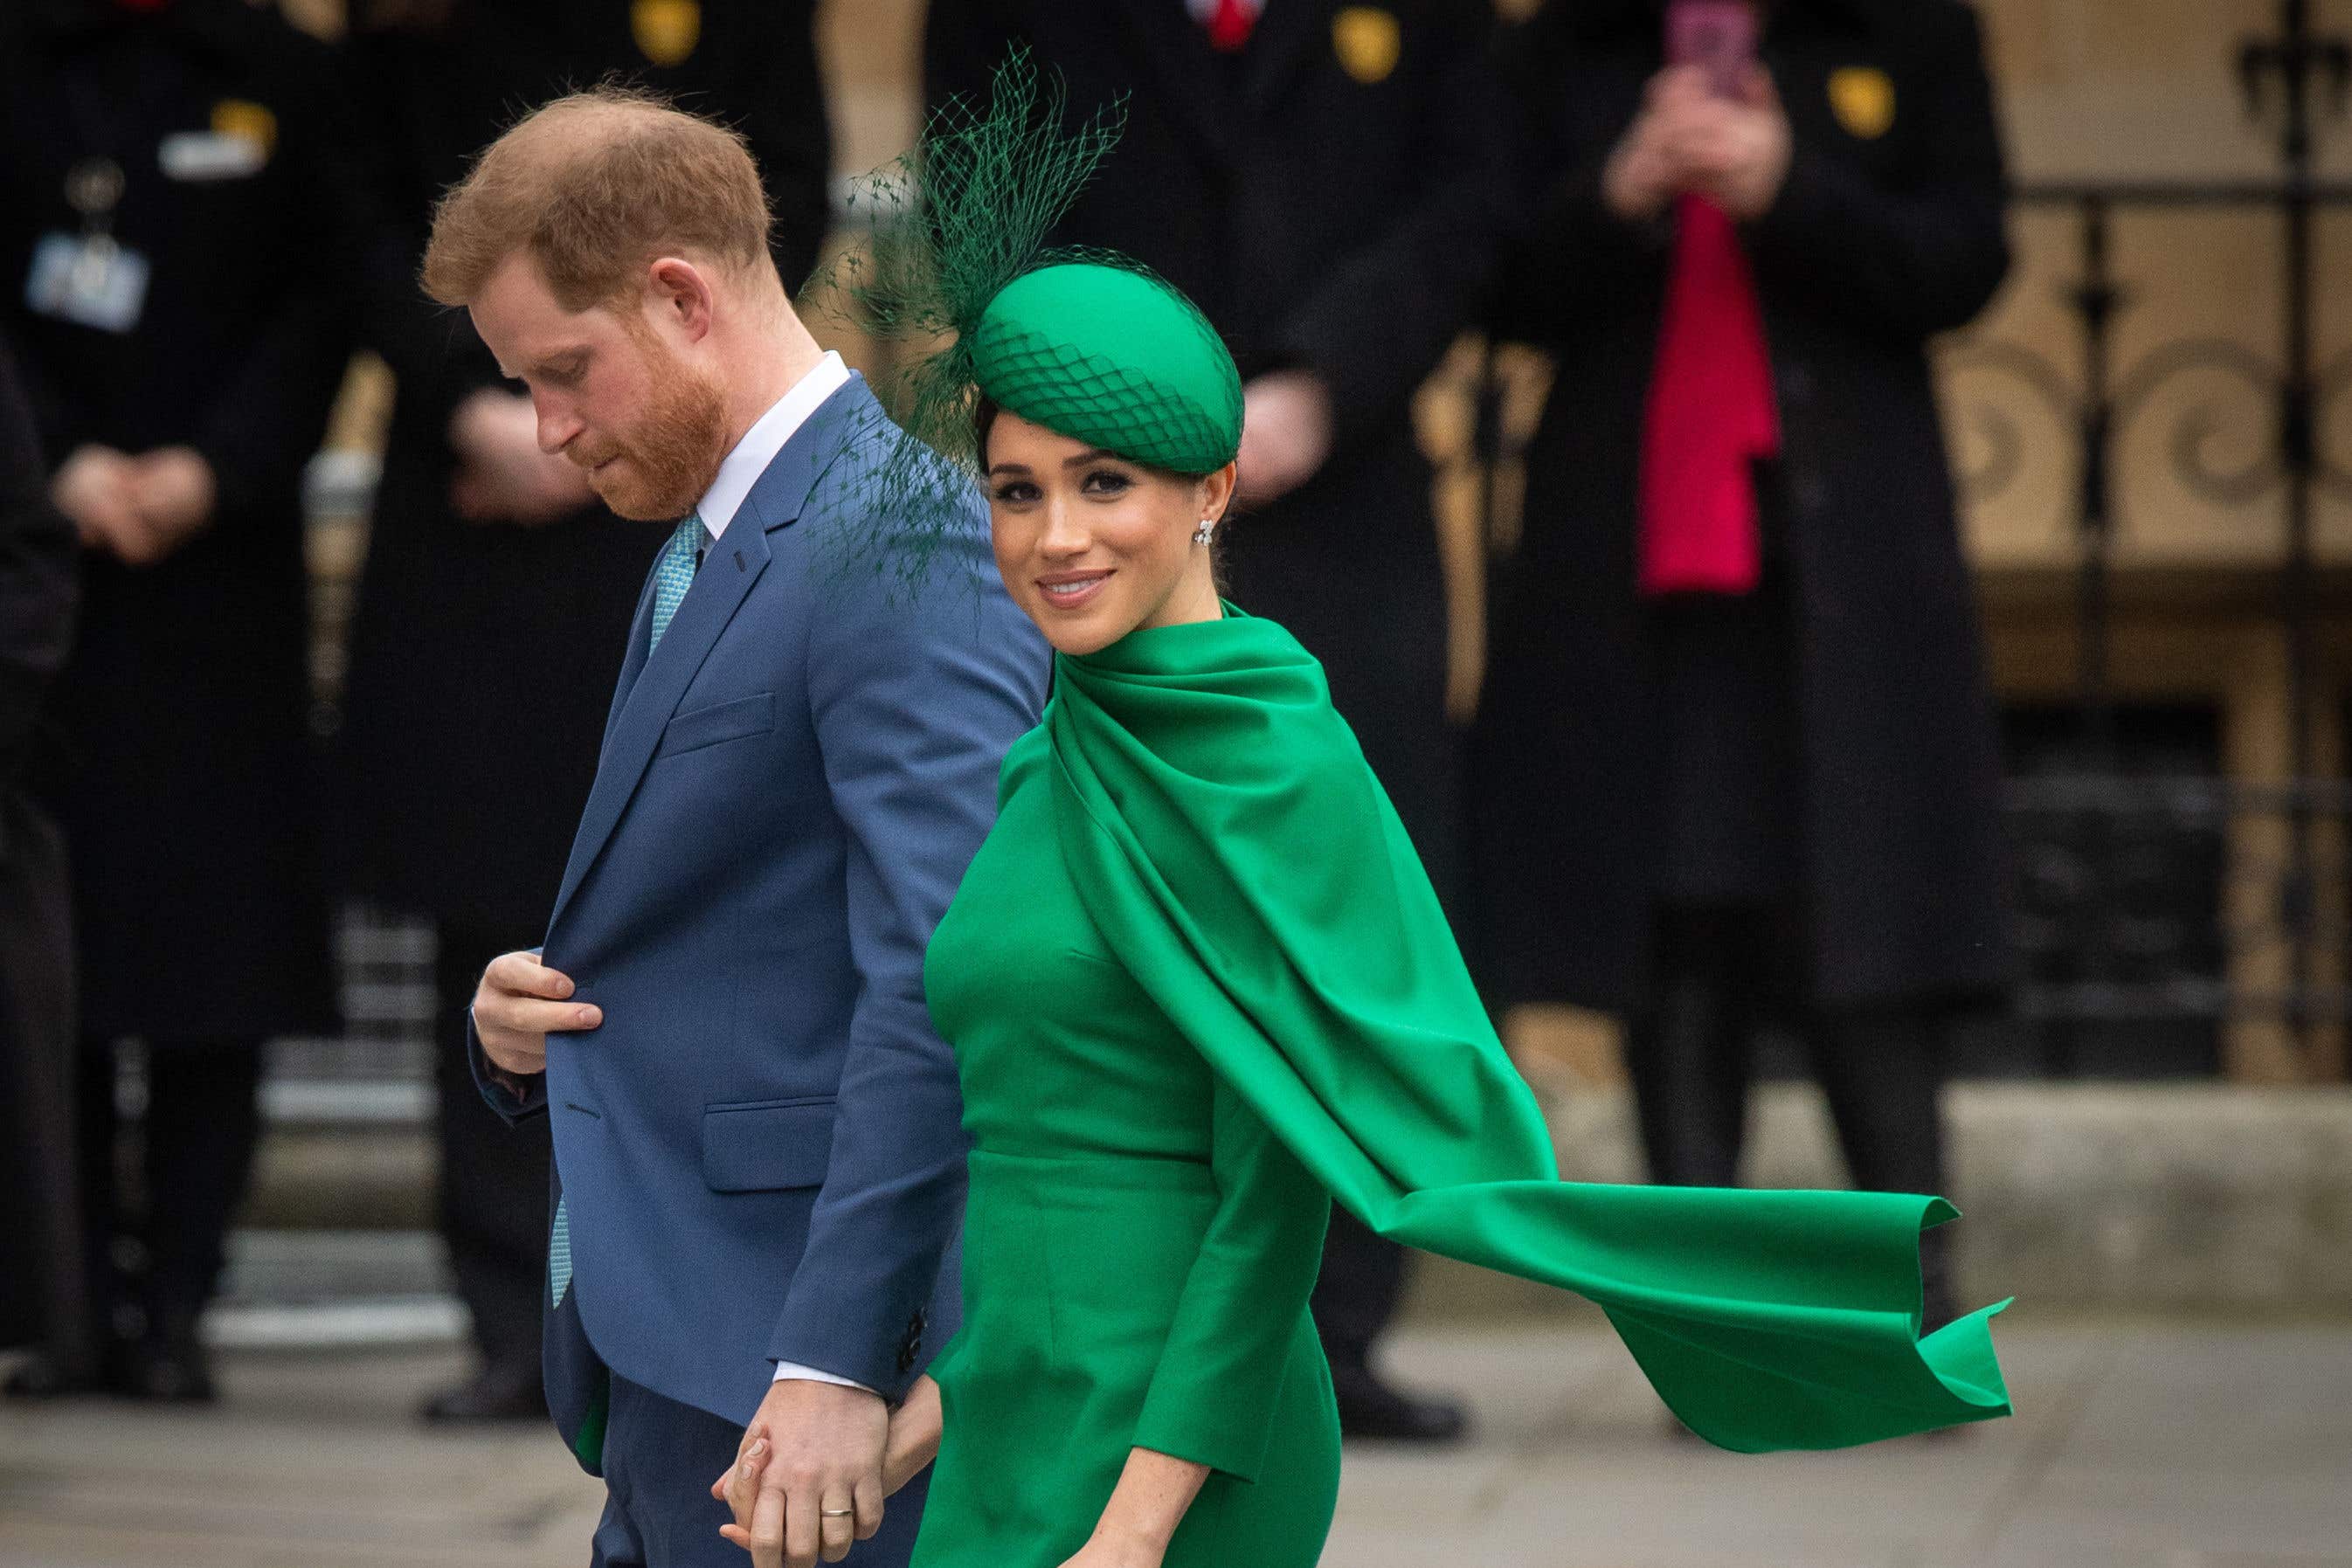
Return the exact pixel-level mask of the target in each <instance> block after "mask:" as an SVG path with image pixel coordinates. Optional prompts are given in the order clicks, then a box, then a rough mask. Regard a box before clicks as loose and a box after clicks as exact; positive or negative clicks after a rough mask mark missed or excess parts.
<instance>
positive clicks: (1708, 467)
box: [1641, 196, 1780, 594]
mask: <svg viewBox="0 0 2352 1568" xmlns="http://www.w3.org/2000/svg"><path fill="white" fill-rule="evenodd" d="M1779 452H1780V409H1779V407H1778V406H1777V405H1776V404H1775V402H1773V397H1772V359H1771V353H1770V350H1769V348H1768V347H1767V345H1766V343H1765V341H1764V318H1763V312H1762V310H1761V309H1760V308H1759V306H1758V304H1757V300H1756V284H1755V280H1754V278H1753V277H1751V276H1750V274H1749V272H1748V256H1747V253H1746V252H1744V251H1742V250H1741V249H1740V248H1739V234H1738V230H1737V229H1735V228H1734V227H1733V226H1732V222H1731V219H1730V218H1729V217H1728V216H1727V215H1726V214H1724V212H1723V210H1722V209H1721V208H1719V207H1717V206H1716V205H1715V204H1713V203H1711V202H1708V201H1706V200H1704V199H1703V198H1701V197H1698V196H1685V197H1683V198H1682V199H1681V200H1680V201H1679V202H1678V203H1676V204H1675V254H1674V270H1673V272H1672V274H1671V276H1670V277H1668V279H1667V283H1666V308H1665V317H1664V321H1663V322H1662V323H1661V325H1660V328H1659V331H1658V362H1657V365H1656V368H1655V369H1654V371H1653V372H1652V374H1651V378H1650V401H1649V410H1648V416H1647V418H1646V420H1645V421H1644V423H1643V431H1642V490H1641V496H1642V551H1641V588H1642V591H1643V593H1645V594H1660V593H1748V592H1752V591H1754V590H1755V588H1756V584H1757V581H1758V580H1759V578H1760V576H1761V575H1762V568H1763V560H1762V556H1763V550H1762V540H1761V538H1760V537H1759V532H1758V517H1757V508H1756V477H1755V472H1754V465H1755V464H1756V462H1757V461H1758V460H1759V459H1761V458H1767V457H1771V456H1774V455H1777V454H1778V453H1779Z"/></svg>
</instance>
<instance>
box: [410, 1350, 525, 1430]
mask: <svg viewBox="0 0 2352 1568" xmlns="http://www.w3.org/2000/svg"><path fill="white" fill-rule="evenodd" d="M417 1414H418V1415H419V1416H422V1417H423V1418H424V1419H425V1421H426V1422H428V1423H430V1424H431V1425H433V1426H436V1427H458V1426H470V1425H473V1424H476V1423H478V1422H485V1421H544V1420H546V1419H547V1390H546V1389H545V1388H544V1387H543V1386H541V1383H540V1380H539V1368H537V1367H535V1366H497V1365H492V1366H487V1367H484V1368H483V1369H482V1370H481V1372H480V1373H479V1374H478V1375H476V1376H475V1378H474V1380H473V1381H472V1382H470V1383H461V1384H458V1385H457V1386H456V1387H454V1388H445V1389H443V1390H442V1391H441V1392H440V1393H438V1394H436V1395H435V1396H433V1397H432V1398H430V1399H427V1400H426V1401H425V1403H424V1405H423V1406H420V1407H419V1408H418V1410H417Z"/></svg>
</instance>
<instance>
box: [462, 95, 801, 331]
mask: <svg viewBox="0 0 2352 1568" xmlns="http://www.w3.org/2000/svg"><path fill="white" fill-rule="evenodd" d="M768 230H769V214H768V198H767V193H766V192H765V191H764V190H763V189H762V188H761V184H760V171H759V166H758V165H757V164H755V163H754V162H752V161H751V150H750V148H749V147H748V146H747V145H746V144H745V143H744V141H743V138H742V137H741V136H740V135H738V134H737V133H736V132H734V131H730V130H729V129H727V128H726V127H725V126H723V125H719V124H718V123H716V122H714V121H712V120H705V119H703V118H701V117H700V116H698V115H693V114H688V113H687V112H686V111H685V110H680V109H677V108H676V107H674V106H673V105H672V104H671V103H670V102H669V101H668V100H667V99H664V98H662V97H661V96H660V95H659V94H657V93H651V92H645V91H641V90H638V89H633V88H624V87H617V86H611V85H606V86H604V87H597V88H592V89H589V90H587V91H585V92H575V93H572V94H571V95H570V96H568V97H564V98H559V99H555V100H554V101H552V102H551V103H548V104H546V105H544V106H542V107H541V108H540V109H537V110H533V111H532V112H531V113H530V114H528V115H526V116H525V117H524V118H523V119H522V120H519V121H518V122H517V123H516V124H515V125H514V126H513V127H512V128H511V129H510V130H509V131H507V132H506V134H505V135H503V136H501V137H499V139H498V140H497V141H493V142H491V143H490V145H489V146H488V148H487V149H485V150H484V151H483V152H482V154H481V156H480V157H478V158H477V159H476V160H475V161H474V166H473V167H472V168H471V169H470V170H468V171H467V173H466V177H465V178H464V179H463V180H461V181H459V182H458V183H457V184H456V185H455V186H453V187H451V189H450V191H449V193H448V194H446V195H445V196H443V197H442V198H441V203H440V205H439V206H437V207H436V209H435V210H434V214H433V237H432V240H431V243H430V244H429V245H428V246H426V248H425V267H424V273H423V282H424V285H425V293H427V294H429V295H431V296H432V297H433V298H436V299H437V300H439V301H440V302H441V303H442V304H444V305H465V304H469V303H471V302H472V301H473V299H474V298H476V297H478V295H479V294H480V293H481V290H482V288H483V287H484V286H485V285H486V284H487V283H488V281H489V278H490V275H491V274H492V273H494V272H496V271H497V270H498V269H499V267H500V266H502V265H503V264H504V263H505V261H506V259H507V258H508V257H509V256H512V255H513V254H514V253H515V252H517V251H519V250H520V251H528V252H529V253H530V256H531V257H532V259H534V260H535V261H537V262H538V263H539V266H540V270H541V272H542V273H543V274H544V275H545V277H546V278H547V284H548V287H549V289H550V290H551V292H552V293H553V294H554V296H555V298H556V300H557V302H558V303H559V304H561V305H562V307H563V308H565V309H567V310H585V309H587V308H590V307H591V306H595V305H602V304H605V303H608V302H610V301H612V300H614V299H617V298H621V297H622V296H623V295H625V293H627V292H628V291H629V290H630V289H631V288H632V287H634V286H635V281H636V278H637V276H638V274H639V272H640V270H641V269H642V268H643V267H645V266H646V263H648V262H650V261H652V260H654V259H655V258H656V256H677V255H684V256H700V257H703V258H707V259H709V260H711V261H714V262H717V263H719V265H721V266H723V267H734V268H750V267H757V266H761V265H767V264H769V260H768V256H769V253H768Z"/></svg>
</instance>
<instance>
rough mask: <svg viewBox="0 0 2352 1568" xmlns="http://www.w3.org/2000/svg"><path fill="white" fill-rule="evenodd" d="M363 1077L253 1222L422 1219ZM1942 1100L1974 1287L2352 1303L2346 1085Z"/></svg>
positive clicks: (1607, 1097)
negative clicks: (363, 1086) (358, 1088)
mask: <svg viewBox="0 0 2352 1568" xmlns="http://www.w3.org/2000/svg"><path fill="white" fill-rule="evenodd" d="M1539 1089H1540V1092H1541V1095H1542V1098H1543V1101H1544V1104H1545V1109H1546V1112H1547V1113H1548V1114H1549V1118H1550V1120H1551V1124H1552V1128H1553V1133H1554V1137H1555V1141H1556V1143H1557V1145H1558V1146H1559V1159H1560V1166H1561V1174H1562V1175H1563V1176H1567V1177H1568V1178H1569V1179H1570V1180H1577V1181H1609V1182H1614V1181H1628V1180H1633V1179H1635V1178H1636V1177H1637V1176H1638V1175H1639V1168H1640V1167H1639V1160H1638V1156H1637V1153H1636V1148H1635V1143H1634V1136H1633V1116H1632V1108H1631V1105H1630V1104H1629V1103H1628V1101H1627V1099H1626V1097H1625V1095H1624V1093H1623V1092H1622V1091H1614V1090H1594V1089H1588V1088H1578V1087H1570V1086H1568V1085H1566V1084H1565V1083H1559V1082H1546V1083H1543V1084H1541V1085H1539ZM351 1090H352V1086H349V1085H345V1086H339V1087H338V1088H337V1089H336V1090H335V1091H333V1092H328V1091H326V1090H319V1091H316V1092H291V1093H288V1094H286V1096H285V1097H284V1098H283V1099H282V1100H280V1101H279V1102H278V1103H276V1104H275V1105H274V1107H273V1113H272V1124H271V1130H270V1134H269V1136H268V1141H267V1143H266V1145H265V1147H264V1150H263V1154H262V1158H261V1162H260V1168H259V1172H258V1174H257V1184H256V1190H255V1195H254V1200H253V1203H252V1205H251V1206H250V1208H249V1211H248V1215H247V1225H249V1226H251V1227H254V1228H257V1229H258V1230H261V1231H264V1232H268V1231H279V1232H293V1233H302V1232H316V1231H325V1232H329V1233H331V1234H338V1235H341V1234H348V1233H350V1232H353V1231H375V1232H394V1233H401V1232H406V1233H411V1234H415V1233H425V1232H429V1231H430V1229H431V1228H432V1223H433V1221H432V1214H431V1176H432V1169H433V1158H434V1155H433V1147H432V1138H431V1134H430V1131H429V1128H428V1126H427V1124H426V1123H425V1119H424V1116H423V1114H422V1109H423V1106H424V1104H425V1102H423V1101H422V1100H421V1099H419V1098H417V1096H418V1094H419V1093H420V1091H417V1090H415V1089H402V1090H399V1091H397V1092H394V1091H392V1090H387V1089H383V1088H380V1087H370V1088H368V1089H367V1090H366V1091H365V1092H363V1093H359V1094H353V1093H352V1092H351ZM306 1093H307V1094H308V1095H309V1097H308V1098H307V1099H306V1098H305V1094H306ZM403 1096H405V1098H403ZM1945 1106H1946V1116H1947V1121H1948V1126H1949V1129H1950V1142H1951V1153H1952V1184H1951V1185H1952V1192H1951V1194H1950V1196H1951V1197H1953V1198H1954V1200H1955V1201H1956V1202H1958V1204H1959V1205H1960V1207H1962V1208H1964V1209H1966V1210H1968V1211H1969V1218H1968V1219H1967V1220H1966V1221H1964V1222H1963V1223H1962V1224H1961V1226H1960V1228H1959V1229H1958V1266H1959V1270H1960V1279H1961V1284H1962V1288H1963V1291H1965V1292H1966V1293H1967V1294H1968V1295H1969V1297H1970V1298H1971V1299H1974V1300H1983V1299H1990V1298H1991V1297H1993V1296H1996V1295H2008V1294H2011V1293H2018V1294H2023V1295H2029V1296H2031V1297H2032V1299H2033V1300H2035V1301H2041V1302H2046V1303H2049V1304H2053V1305H2058V1304H2065V1305H2075V1306H2093V1307H2097V1306H2121V1307H2130V1308H2154V1309H2171V1310H2206V1309H2232V1310H2236V1309H2248V1308H2256V1309H2265V1310H2277V1311H2285V1312H2294V1311H2298V1310H2304V1309H2325V1310H2338V1309H2341V1308H2342V1307H2343V1306H2345V1305H2346V1304H2347V1303H2352V1089H2345V1088H2309V1087H2302V1088H2291V1089H2263V1088H2251V1087H2242V1086H2237V1085H2226V1084H2212V1083H2180V1084H2109V1083H2067V1084H2049V1083H1960V1084H1955V1085H1953V1086H1952V1087H1951V1088H1950V1089H1948V1091H1947V1092H1946V1098H1945ZM1750 1125H1751V1130H1752V1134H1751V1139H1750V1142H1751V1146H1752V1154H1751V1157H1750V1162H1749V1170H1748V1179H1749V1180H1750V1182H1751V1183H1753V1184H1754V1185H1756V1186H1837V1185H1840V1184H1842V1183H1843V1180H1844V1174H1843V1170H1842V1169H1841V1168H1840V1166H1839V1162H1838V1157H1837V1154H1836V1148H1835V1144H1834V1141H1833V1140H1832V1137H1831V1135H1830V1131H1829V1125H1828V1120H1827V1117H1826V1115H1825V1113H1824V1112H1823V1108H1822V1101H1821V1096H1820V1095H1819V1093H1818V1092H1815V1091H1814V1090H1813V1089H1812V1088H1811V1086H1810V1085H1802V1084H1772V1085H1768V1086H1766V1087H1765V1088H1763V1089H1762V1090H1760V1091H1759V1093H1758V1094H1757V1097H1756V1104H1755V1108H1754V1111H1753V1113H1752V1120H1751V1124H1750ZM289 1245H299V1243H296V1242H292V1241H289ZM257 1277H260V1276H257ZM422 1288H424V1289H432V1288H435V1287H432V1286H426V1287H422ZM1568 1305H1569V1303H1568V1299H1567V1298H1566V1297H1564V1296H1562V1295H1561V1293H1560V1292H1558V1291H1550V1290H1548V1289H1545V1288H1543V1287H1541V1286H1535V1285H1528V1284H1526V1283H1524V1282H1522V1281H1514V1280H1508V1279H1505V1278H1503V1277H1501V1276H1498V1275H1494V1274H1488V1273H1486V1272H1485V1271H1483V1270H1474V1269H1467V1268H1463V1267H1459V1266H1455V1265H1450V1264H1444V1263H1442V1262H1432V1263H1430V1264H1427V1265H1425V1266H1423V1268H1422V1269H1421V1270H1419V1273H1418V1275H1417V1279H1416V1283H1415V1286H1414V1289H1413V1291H1412V1298H1411V1308H1412V1311H1413V1312H1416V1313H1420V1314H1425V1315H1436V1316H1465V1317H1467V1316H1494V1315H1517V1314H1523V1313H1526V1312H1531V1311H1535V1312H1559V1311H1563V1310H1568Z"/></svg>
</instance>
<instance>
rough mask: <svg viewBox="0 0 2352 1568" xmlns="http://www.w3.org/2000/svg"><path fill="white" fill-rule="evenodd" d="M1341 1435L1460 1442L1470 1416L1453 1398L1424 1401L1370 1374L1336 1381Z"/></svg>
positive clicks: (1393, 1441) (1410, 1440)
mask: <svg viewBox="0 0 2352 1568" xmlns="http://www.w3.org/2000/svg"><path fill="white" fill-rule="evenodd" d="M1332 1392H1333V1393H1334V1394H1336V1395H1337V1396H1339V1435H1340V1436H1341V1437H1355V1438H1371V1439H1374V1440H1377V1441H1381V1442H1390V1443H1430V1444H1436V1443H1458V1442H1460V1441H1461V1440H1462V1435H1463V1434H1464V1433H1465V1432H1466V1431H1468V1430H1469V1428H1470V1421H1469V1417H1468V1416H1465V1414H1464V1413H1463V1409H1462V1406H1460V1405H1459V1404H1457V1403H1455V1402H1454V1400H1451V1399H1423V1398H1418V1397H1416V1396H1412V1395H1410V1394H1407V1393H1405V1392H1404V1391H1403V1390H1402V1389H1399V1388H1396V1387H1393V1386H1391V1385H1389V1384H1386V1383H1383V1382H1381V1380H1380V1379H1379V1378H1378V1377H1376V1376H1374V1375H1372V1374H1371V1373H1370V1372H1360V1373H1356V1374H1354V1375H1350V1376H1348V1377H1344V1378H1339V1379H1335V1380H1334V1381H1333V1385H1332Z"/></svg>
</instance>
